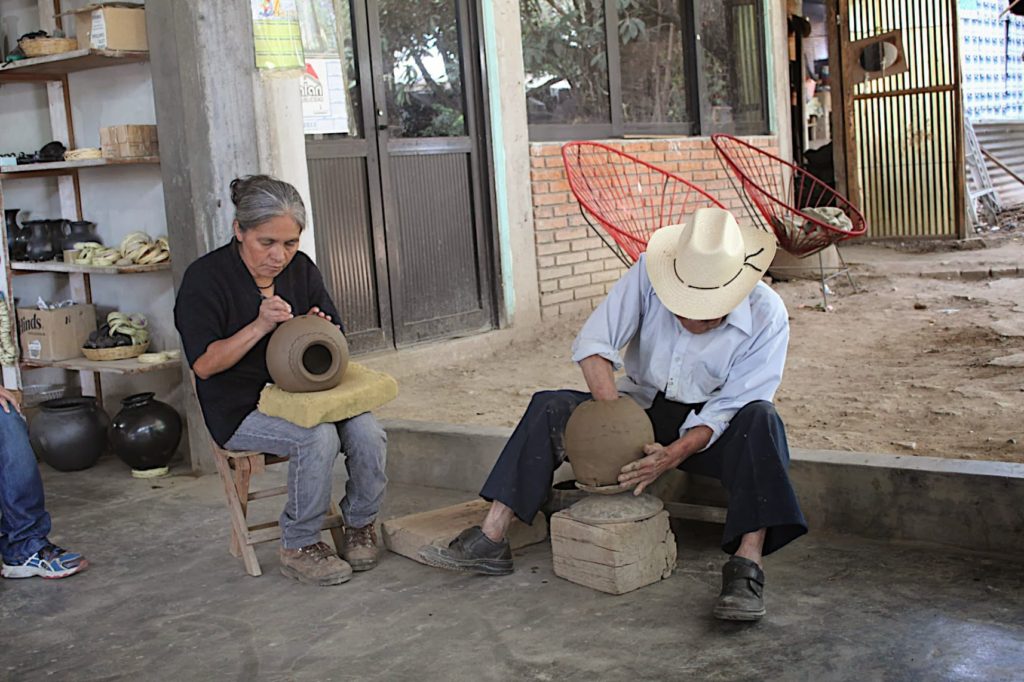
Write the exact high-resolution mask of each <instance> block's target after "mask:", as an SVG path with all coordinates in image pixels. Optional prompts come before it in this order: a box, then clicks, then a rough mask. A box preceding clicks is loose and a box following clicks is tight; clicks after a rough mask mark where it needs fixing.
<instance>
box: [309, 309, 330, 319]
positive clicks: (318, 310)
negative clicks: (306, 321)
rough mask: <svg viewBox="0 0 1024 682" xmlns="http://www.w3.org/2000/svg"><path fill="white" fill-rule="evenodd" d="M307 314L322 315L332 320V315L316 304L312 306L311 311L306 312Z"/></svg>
mask: <svg viewBox="0 0 1024 682" xmlns="http://www.w3.org/2000/svg"><path fill="white" fill-rule="evenodd" d="M306 314H307V315H316V316H317V317H322V318H324V319H325V320H327V321H328V322H330V321H331V316H330V315H328V314H327V313H325V312H324V311H322V310H320V308H318V307H316V306H313V307H312V308H310V309H309V312H308V313H306Z"/></svg>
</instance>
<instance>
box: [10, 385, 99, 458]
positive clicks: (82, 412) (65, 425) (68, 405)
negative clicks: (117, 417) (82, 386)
mask: <svg viewBox="0 0 1024 682" xmlns="http://www.w3.org/2000/svg"><path fill="white" fill-rule="evenodd" d="M109 423H110V418H109V417H107V414H106V413H105V412H104V411H103V410H101V409H100V408H99V406H98V405H97V404H96V399H95V398H58V399H56V400H47V401H46V402H44V403H42V404H41V405H40V406H39V414H38V415H37V416H36V417H35V419H33V420H32V424H31V426H30V428H29V440H30V441H31V443H32V449H33V450H35V451H36V453H37V454H38V455H39V456H40V457H42V458H43V461H44V462H46V463H47V464H49V465H50V466H52V467H53V468H54V469H56V470H57V471H81V470H82V469H88V468H89V467H91V466H92V465H93V464H95V463H96V460H98V459H99V458H100V455H102V454H103V451H104V450H105V449H106V447H107V425H108V424H109Z"/></svg>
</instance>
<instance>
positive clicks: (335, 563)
mask: <svg viewBox="0 0 1024 682" xmlns="http://www.w3.org/2000/svg"><path fill="white" fill-rule="evenodd" d="M279 556H280V557H281V573H283V574H284V575H286V576H288V577H289V578H295V579H296V580H298V581H299V582H300V583H305V584H307V585H340V584H341V583H343V582H347V581H348V580H349V578H351V577H352V567H351V566H349V565H348V564H347V563H345V562H344V561H342V560H341V559H339V558H338V555H337V554H335V553H334V550H333V549H331V548H330V546H328V545H327V544H325V543H323V542H317V543H315V544H312V545H306V546H305V547H303V548H301V549H285V548H284V547H281V551H280V552H279Z"/></svg>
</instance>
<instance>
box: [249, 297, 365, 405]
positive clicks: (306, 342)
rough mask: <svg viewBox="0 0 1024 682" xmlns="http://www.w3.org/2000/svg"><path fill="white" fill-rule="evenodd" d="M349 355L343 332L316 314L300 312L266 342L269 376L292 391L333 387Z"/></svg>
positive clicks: (346, 366)
mask: <svg viewBox="0 0 1024 682" xmlns="http://www.w3.org/2000/svg"><path fill="white" fill-rule="evenodd" d="M348 357H349V352H348V342H347V341H346V340H345V336H344V334H342V333H341V330H340V329H338V327H336V326H335V325H334V324H333V323H331V322H328V321H327V320H325V319H323V318H322V317H319V316H317V315H301V316H299V317H296V318H293V319H291V320H288V321H287V322H284V323H283V324H281V325H280V326H278V328H277V329H276V330H275V331H274V333H273V334H272V335H271V337H270V342H269V343H268V344H267V369H268V370H269V371H270V377H271V378H272V379H273V380H274V383H275V384H276V385H277V386H278V388H280V389H281V390H283V391H288V392H290V393H309V392H312V391H326V390H328V389H331V388H334V387H335V386H337V385H338V384H340V383H341V380H342V378H343V377H344V375H345V370H346V369H348Z"/></svg>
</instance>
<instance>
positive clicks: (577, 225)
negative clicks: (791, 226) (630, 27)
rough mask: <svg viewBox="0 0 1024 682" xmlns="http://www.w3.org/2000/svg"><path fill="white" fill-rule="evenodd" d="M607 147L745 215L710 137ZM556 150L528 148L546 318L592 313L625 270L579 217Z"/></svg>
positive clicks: (766, 144)
mask: <svg viewBox="0 0 1024 682" xmlns="http://www.w3.org/2000/svg"><path fill="white" fill-rule="evenodd" d="M745 139H747V140H748V141H750V142H751V143H753V144H756V145H758V146H759V147H762V148H764V149H767V150H769V151H771V152H772V153H777V151H778V149H777V147H778V142H777V140H776V138H775V137H774V136H765V137H750V138H745ZM608 144H611V145H613V146H616V147H618V148H620V149H622V150H623V151H625V152H627V153H629V154H632V155H634V156H637V157H639V158H641V159H643V160H644V161H647V162H649V163H652V164H654V165H656V166H659V167H661V168H664V169H665V170H668V171H671V172H673V173H676V174H678V175H680V176H681V177H683V178H685V179H686V180H689V181H691V182H693V183H695V184H697V185H699V186H700V187H702V188H703V189H704V190H706V191H707V192H709V193H710V194H712V195H713V196H714V197H715V198H717V199H718V200H719V201H721V202H722V203H723V204H725V205H726V206H728V207H729V208H731V209H733V210H734V211H735V212H736V214H737V217H738V218H742V217H743V216H744V215H745V214H744V208H743V206H742V204H741V203H740V201H739V197H737V195H736V193H735V191H734V190H733V187H732V184H731V183H730V182H729V179H728V176H727V175H726V173H725V170H724V168H723V167H722V164H721V163H720V162H719V160H718V158H717V156H716V155H715V149H714V147H713V146H712V144H711V140H709V139H708V138H700V137H680V138H672V139H656V140H613V141H611V142H609V143H608ZM561 148H562V145H561V143H560V142H535V143H531V144H530V186H531V190H532V192H533V226H534V233H535V235H536V239H537V280H538V286H539V287H540V305H541V313H542V314H543V316H544V318H545V319H547V318H551V317H555V316H558V315H568V314H573V313H581V312H589V311H591V310H593V309H594V308H595V307H596V306H597V304H598V303H600V302H601V299H603V298H604V295H605V294H606V293H608V289H610V288H611V286H612V284H614V283H615V281H616V280H617V279H618V278H619V277H621V276H622V273H623V272H625V268H624V267H623V265H622V262H621V261H619V259H618V258H616V257H615V255H614V254H613V253H612V252H611V250H610V249H609V248H608V247H606V246H605V245H604V244H603V243H602V241H601V239H600V238H599V237H597V236H596V235H595V234H594V232H593V231H592V230H590V228H589V227H587V223H586V221H585V220H584V219H583V216H582V215H581V214H580V208H579V204H578V203H577V201H576V198H575V197H574V196H573V194H572V192H571V191H570V190H569V184H568V182H567V181H566V179H565V170H564V168H563V167H562V156H561ZM595 224H596V223H595Z"/></svg>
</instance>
